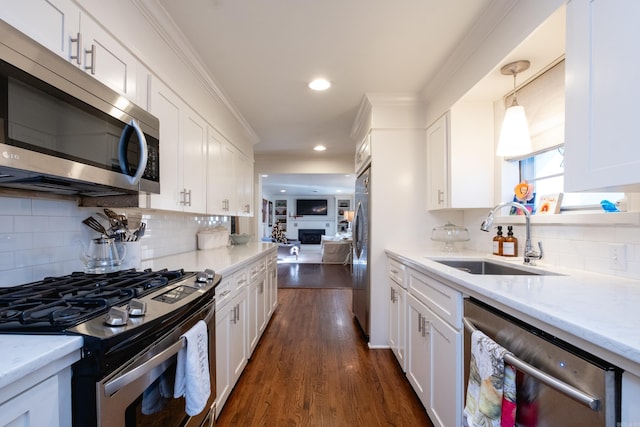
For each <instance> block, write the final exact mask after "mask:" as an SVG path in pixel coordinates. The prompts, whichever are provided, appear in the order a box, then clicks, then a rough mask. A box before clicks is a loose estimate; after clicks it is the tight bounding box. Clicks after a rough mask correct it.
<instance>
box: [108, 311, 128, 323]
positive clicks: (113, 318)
mask: <svg viewBox="0 0 640 427" xmlns="http://www.w3.org/2000/svg"><path fill="white" fill-rule="evenodd" d="M127 320H129V313H128V312H127V310H126V309H124V308H120V307H111V308H110V309H109V312H108V313H107V316H106V317H105V319H104V323H106V324H107V325H109V326H124V325H126V324H127Z"/></svg>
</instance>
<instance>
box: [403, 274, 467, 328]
mask: <svg viewBox="0 0 640 427" xmlns="http://www.w3.org/2000/svg"><path fill="white" fill-rule="evenodd" d="M407 280H408V282H409V283H408V289H409V293H411V294H412V295H414V296H415V297H416V298H417V299H419V300H420V301H422V302H423V303H424V304H426V305H427V307H429V308H430V309H431V310H432V311H433V312H434V313H435V314H437V315H438V316H440V318H442V319H443V320H444V321H445V322H447V323H449V324H450V325H451V326H453V327H454V328H456V329H460V328H462V294H461V293H460V292H458V291H456V290H454V289H451V288H450V287H448V286H446V285H444V284H442V283H440V282H439V281H437V280H435V279H433V278H432V277H429V276H427V275H426V274H423V273H420V272H418V271H416V270H413V269H411V268H408V269H407Z"/></svg>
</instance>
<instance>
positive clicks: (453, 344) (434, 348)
mask: <svg viewBox="0 0 640 427" xmlns="http://www.w3.org/2000/svg"><path fill="white" fill-rule="evenodd" d="M425 316H426V324H425V327H426V331H427V336H428V337H429V352H428V359H427V360H428V364H429V372H430V375H429V377H430V378H429V389H428V393H427V401H428V402H429V403H428V406H427V412H428V413H429V417H430V418H431V421H432V422H433V424H434V426H440V427H447V426H459V425H462V419H461V414H462V409H463V408H462V390H463V389H464V387H463V384H462V382H463V380H462V363H463V362H462V331H457V330H455V329H453V328H452V327H451V326H449V325H448V324H447V323H445V322H444V321H443V320H442V319H440V317H438V316H436V315H435V314H434V313H433V312H432V311H431V310H429V309H428V308H427V311H426V312H425Z"/></svg>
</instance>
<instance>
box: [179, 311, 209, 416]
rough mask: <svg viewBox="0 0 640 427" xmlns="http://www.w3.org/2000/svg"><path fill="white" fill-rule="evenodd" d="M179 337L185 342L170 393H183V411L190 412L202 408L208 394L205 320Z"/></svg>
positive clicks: (207, 338)
mask: <svg viewBox="0 0 640 427" xmlns="http://www.w3.org/2000/svg"><path fill="white" fill-rule="evenodd" d="M181 337H182V338H184V339H185V340H186V341H187V343H186V346H184V347H182V348H181V349H180V351H179V352H178V362H177V366H176V382H175V385H174V389H173V397H175V398H176V399H177V398H180V397H182V396H184V398H185V402H186V403H185V412H186V413H187V415H190V416H193V415H197V414H199V413H200V412H202V410H203V409H204V407H205V405H206V404H207V400H208V399H209V395H210V394H211V381H210V379H209V378H210V377H209V334H208V333H207V324H206V323H205V322H204V321H203V320H200V321H199V322H198V323H196V324H195V326H194V327H193V328H191V329H189V330H188V331H187V332H185V333H184V334H182V335H181Z"/></svg>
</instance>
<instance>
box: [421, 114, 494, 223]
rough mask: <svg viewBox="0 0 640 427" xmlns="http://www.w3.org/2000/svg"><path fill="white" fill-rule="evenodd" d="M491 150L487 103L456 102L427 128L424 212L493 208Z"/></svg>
mask: <svg viewBox="0 0 640 427" xmlns="http://www.w3.org/2000/svg"><path fill="white" fill-rule="evenodd" d="M493 147H494V143H493V106H492V104H491V103H490V102H459V103H457V104H456V105H454V106H453V107H451V110H450V111H449V112H447V113H446V114H445V115H443V116H442V117H440V118H439V119H438V120H436V121H435V122H434V123H433V124H432V125H431V126H429V127H428V128H427V149H426V156H427V161H426V164H427V210H430V211H431V210H439V209H468V208H485V207H491V206H493V204H494V200H493V188H494V183H493V162H494V158H495V155H494V148H493Z"/></svg>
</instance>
